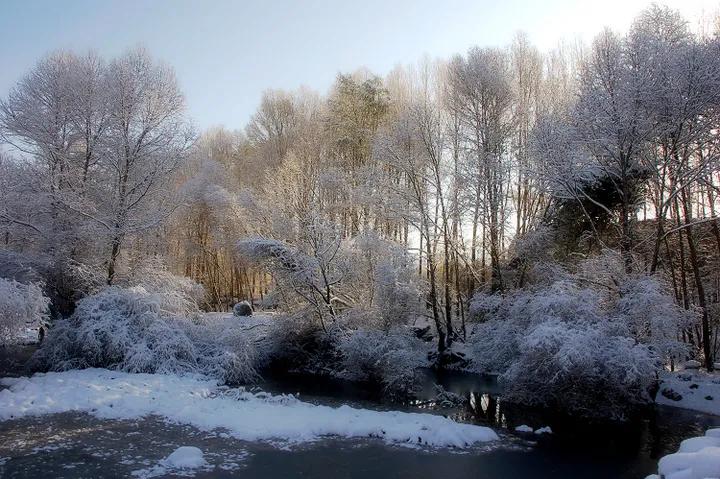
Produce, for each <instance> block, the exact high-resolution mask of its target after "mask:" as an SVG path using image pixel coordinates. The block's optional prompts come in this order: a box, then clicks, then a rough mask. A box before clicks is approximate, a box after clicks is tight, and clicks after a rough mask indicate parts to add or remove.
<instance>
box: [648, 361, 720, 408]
mask: <svg viewBox="0 0 720 479" xmlns="http://www.w3.org/2000/svg"><path fill="white" fill-rule="evenodd" d="M655 401H656V402H657V403H658V404H662V405H665V406H673V407H680V408H683V409H691V410H693V411H700V412H704V413H707V414H715V415H718V416H720V374H718V373H717V372H715V373H707V372H705V371H701V370H698V369H687V370H685V371H679V372H672V373H671V372H667V373H665V374H663V376H661V377H660V390H659V391H658V394H657V397H656V399H655Z"/></svg>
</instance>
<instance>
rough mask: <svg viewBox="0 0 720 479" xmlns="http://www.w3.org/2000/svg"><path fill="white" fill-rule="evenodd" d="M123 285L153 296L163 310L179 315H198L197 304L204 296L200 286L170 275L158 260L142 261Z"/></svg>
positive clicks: (183, 278)
mask: <svg viewBox="0 0 720 479" xmlns="http://www.w3.org/2000/svg"><path fill="white" fill-rule="evenodd" d="M124 284H125V285H126V286H128V287H132V288H139V289H140V290H141V291H145V292H147V293H150V294H153V295H155V297H156V300H158V301H159V302H160V307H161V308H162V309H163V310H166V311H168V312H171V313H174V314H179V315H195V314H196V313H198V311H199V307H198V303H200V301H202V299H203V297H204V296H205V289H204V288H203V287H202V285H200V284H198V283H196V282H195V281H193V280H192V279H190V278H187V277H184V276H177V275H174V274H172V273H171V272H169V271H168V270H167V269H166V267H165V265H164V263H163V262H162V261H160V260H154V261H151V260H146V261H144V262H143V264H142V267H139V268H135V269H134V270H133V274H132V275H131V276H130V277H129V278H128V279H127V280H126V281H125V282H124Z"/></svg>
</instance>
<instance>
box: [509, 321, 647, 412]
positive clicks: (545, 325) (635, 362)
mask: <svg viewBox="0 0 720 479" xmlns="http://www.w3.org/2000/svg"><path fill="white" fill-rule="evenodd" d="M614 329H615V328H614V326H613V325H612V324H608V323H603V322H596V323H593V322H588V323H585V322H582V321H576V322H572V323H568V322H566V321H562V320H560V319H556V320H548V321H545V322H542V323H540V324H537V325H535V326H533V327H531V328H530V330H529V331H526V332H525V333H524V334H523V335H522V336H521V337H520V338H521V339H520V341H519V344H518V346H519V349H520V351H521V353H520V354H519V356H518V357H517V359H516V360H514V361H513V362H512V363H511V365H510V367H509V368H508V370H507V371H506V372H505V373H504V374H503V375H502V376H501V380H502V382H503V383H504V384H506V389H505V397H506V398H507V399H508V400H510V401H514V402H519V403H524V404H535V405H538V404H539V405H543V406H548V407H552V408H558V409H563V410H566V411H567V412H570V413H574V414H580V415H583V416H587V417H615V418H622V417H623V414H624V413H625V412H626V411H627V409H628V408H629V407H632V406H633V405H636V404H643V403H648V402H650V401H651V400H652V398H651V397H650V396H649V392H648V391H649V390H650V388H651V386H652V384H653V382H654V380H655V372H656V371H657V361H656V357H655V356H654V355H653V353H652V352H651V351H650V350H649V348H647V347H646V346H644V345H642V344H638V343H637V342H636V341H635V340H633V339H632V338H630V337H626V336H619V335H617V333H616V331H615V330H614Z"/></svg>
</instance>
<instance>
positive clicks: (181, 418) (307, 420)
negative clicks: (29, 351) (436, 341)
mask: <svg viewBox="0 0 720 479" xmlns="http://www.w3.org/2000/svg"><path fill="white" fill-rule="evenodd" d="M0 383H2V384H4V385H7V386H10V388H9V389H4V390H2V391H0V420H7V419H11V418H17V417H23V416H31V415H40V414H51V413H60V412H66V411H78V412H85V413H88V414H92V415H93V416H96V417H99V418H108V419H133V418H139V417H142V416H146V415H157V416H162V417H164V418H166V419H167V420H169V421H172V422H175V423H182V424H190V425H192V426H195V427H197V428H199V429H202V430H212V429H216V428H224V429H225V430H227V432H229V433H230V434H231V435H232V436H234V437H236V438H238V439H241V440H247V441H273V442H275V441H279V442H281V443H285V444H293V443H301V442H307V441H314V440H317V439H319V438H321V437H322V436H342V437H347V438H358V437H378V438H382V439H383V440H384V441H386V442H389V443H411V444H422V445H427V446H433V447H467V446H471V445H473V444H476V443H481V442H486V441H494V440H498V439H499V438H498V436H497V434H496V433H495V432H494V431H493V430H492V429H489V428H486V427H481V426H475V425H470V424H460V423H456V422H454V421H452V420H450V419H447V418H444V417H442V416H435V415H431V414H419V413H405V412H397V411H382V412H380V411H372V410H367V409H355V408H352V407H349V406H341V407H339V408H332V407H328V406H318V405H312V404H308V403H305V402H302V401H299V400H298V399H297V398H295V397H293V396H285V395H280V396H273V395H270V394H267V393H263V392H260V393H254V394H253V393H250V392H247V391H245V390H244V389H242V388H241V389H231V388H227V387H224V386H218V385H217V382H215V381H212V380H209V379H207V378H205V377H202V376H182V377H181V376H174V375H161V374H130V373H123V372H118V371H109V370H106V369H85V370H73V371H66V372H60V373H47V374H36V375H34V376H32V377H30V378H27V377H25V378H5V379H2V380H0Z"/></svg>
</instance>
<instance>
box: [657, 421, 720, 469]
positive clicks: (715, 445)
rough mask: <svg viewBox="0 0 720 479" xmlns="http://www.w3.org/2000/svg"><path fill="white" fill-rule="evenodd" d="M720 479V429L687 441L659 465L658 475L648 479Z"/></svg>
mask: <svg viewBox="0 0 720 479" xmlns="http://www.w3.org/2000/svg"><path fill="white" fill-rule="evenodd" d="M659 477H663V478H664V479H720V429H710V430H708V431H707V432H706V433H705V436H703V437H695V438H691V439H686V440H685V441H683V442H682V443H681V444H680V449H679V451H678V452H676V453H675V454H669V455H667V456H665V457H663V458H662V459H660V462H659V463H658V474H652V475H650V476H647V478H646V479H658V478H659Z"/></svg>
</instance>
